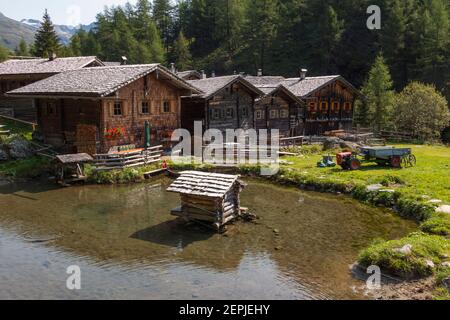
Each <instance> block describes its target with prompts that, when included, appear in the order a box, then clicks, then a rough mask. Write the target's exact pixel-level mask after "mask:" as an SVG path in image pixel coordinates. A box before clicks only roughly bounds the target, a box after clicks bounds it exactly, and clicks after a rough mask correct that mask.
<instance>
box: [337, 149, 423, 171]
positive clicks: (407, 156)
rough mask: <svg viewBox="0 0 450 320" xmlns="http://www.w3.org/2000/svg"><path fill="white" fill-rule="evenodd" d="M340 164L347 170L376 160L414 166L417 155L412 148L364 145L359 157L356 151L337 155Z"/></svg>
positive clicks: (380, 163) (386, 163)
mask: <svg viewBox="0 0 450 320" xmlns="http://www.w3.org/2000/svg"><path fill="white" fill-rule="evenodd" d="M336 158H337V162H338V165H340V166H341V167H342V168H343V169H345V170H358V169H359V168H361V164H362V163H363V162H376V163H378V164H379V165H389V166H391V167H393V168H402V167H404V168H406V167H414V166H415V165H416V164H417V160H416V157H415V156H414V155H413V154H412V150H411V149H410V148H395V147H363V148H361V149H360V153H359V157H358V155H357V154H355V153H351V152H343V153H339V154H337V155H336Z"/></svg>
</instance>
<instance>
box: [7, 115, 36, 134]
mask: <svg viewBox="0 0 450 320" xmlns="http://www.w3.org/2000/svg"><path fill="white" fill-rule="evenodd" d="M0 118H3V119H6V120H9V121H14V122H17V123H21V124H26V125H29V126H31V127H32V128H33V131H36V128H37V126H38V124H37V123H34V122H29V121H25V120H20V119H17V118H12V117H8V116H5V115H1V114H0Z"/></svg>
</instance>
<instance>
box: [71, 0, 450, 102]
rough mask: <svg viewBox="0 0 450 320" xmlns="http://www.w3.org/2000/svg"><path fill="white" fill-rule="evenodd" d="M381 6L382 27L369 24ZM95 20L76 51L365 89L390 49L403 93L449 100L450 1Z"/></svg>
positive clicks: (189, 3)
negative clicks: (416, 84)
mask: <svg viewBox="0 0 450 320" xmlns="http://www.w3.org/2000/svg"><path fill="white" fill-rule="evenodd" d="M373 4H376V5H379V6H380V8H381V10H382V26H381V30H369V29H368V28H367V26H366V22H367V19H368V17H369V15H368V14H367V12H366V11H367V8H368V7H369V6H370V5H373ZM96 23H97V26H96V28H95V29H93V30H92V31H91V32H89V33H87V32H85V31H80V32H78V34H77V35H76V36H75V37H74V38H73V39H72V43H71V44H70V46H69V48H68V51H69V52H68V54H74V55H90V54H93V55H98V56H99V57H100V58H102V59H104V60H106V61H120V58H121V56H127V58H128V59H129V63H149V62H163V63H166V64H169V63H171V62H174V63H176V66H177V68H178V69H190V68H195V69H204V70H206V71H208V72H211V71H213V70H214V71H215V72H216V74H229V73H233V72H234V71H237V72H246V73H251V74H255V73H256V71H257V70H258V69H263V71H264V73H265V74H270V75H272V74H273V75H275V74H276V75H284V76H296V75H297V74H298V69H299V68H300V67H304V68H307V69H308V70H309V74H310V75H325V74H341V75H343V76H344V77H346V78H347V79H349V80H350V81H351V82H353V83H354V84H355V85H356V86H358V87H360V86H361V85H362V84H363V82H364V80H365V78H366V76H367V73H368V71H369V69H370V66H371V65H372V64H373V62H374V60H375V58H376V56H377V55H378V54H379V53H380V52H382V53H383V55H384V57H385V59H386V61H387V64H388V66H389V69H390V72H391V74H392V78H393V80H394V86H395V88H396V89H398V90H400V89H401V88H403V87H404V86H405V85H406V84H407V83H409V82H410V81H412V80H419V81H423V82H426V83H433V84H435V85H436V87H437V88H438V89H440V90H443V91H444V92H443V93H444V94H445V95H446V96H447V97H448V96H450V89H449V82H450V70H449V66H450V2H448V1H447V0H179V1H177V2H175V1H170V0H154V1H152V2H149V1H148V0H139V1H138V2H137V4H136V5H135V6H133V5H131V4H127V5H125V6H123V7H109V8H105V10H104V12H102V13H100V14H98V16H97V21H96ZM70 51H71V52H70Z"/></svg>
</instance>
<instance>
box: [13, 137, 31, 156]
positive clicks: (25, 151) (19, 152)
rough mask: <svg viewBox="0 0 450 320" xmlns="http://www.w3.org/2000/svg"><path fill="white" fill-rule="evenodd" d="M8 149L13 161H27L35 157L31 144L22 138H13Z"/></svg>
mask: <svg viewBox="0 0 450 320" xmlns="http://www.w3.org/2000/svg"><path fill="white" fill-rule="evenodd" d="M8 148H9V155H10V157H11V158H12V159H16V160H19V159H25V158H29V157H31V156H33V155H34V150H33V146H32V145H31V143H30V142H28V141H27V140H25V139H24V138H22V137H20V136H15V137H13V138H12V140H11V142H9V143H8Z"/></svg>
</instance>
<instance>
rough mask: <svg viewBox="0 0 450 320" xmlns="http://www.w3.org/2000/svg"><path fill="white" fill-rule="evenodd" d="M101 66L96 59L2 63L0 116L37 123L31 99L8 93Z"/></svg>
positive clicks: (75, 58) (25, 60)
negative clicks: (50, 78)
mask: <svg viewBox="0 0 450 320" xmlns="http://www.w3.org/2000/svg"><path fill="white" fill-rule="evenodd" d="M98 66H103V62H102V61H100V60H99V59H97V58H96V57H72V58H57V57H51V58H49V59H34V58H33V59H11V60H7V61H5V62H2V63H0V113H3V114H5V115H9V116H11V117H15V118H18V119H22V120H28V121H35V120H36V108H35V106H33V103H32V100H31V99H28V98H12V97H7V96H6V95H5V94H6V92H8V91H11V90H14V89H17V88H21V87H24V86H26V85H28V84H31V83H33V82H36V81H39V80H42V79H45V78H48V77H51V76H53V75H55V74H58V73H61V72H65V71H70V70H78V69H82V68H88V67H98Z"/></svg>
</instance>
